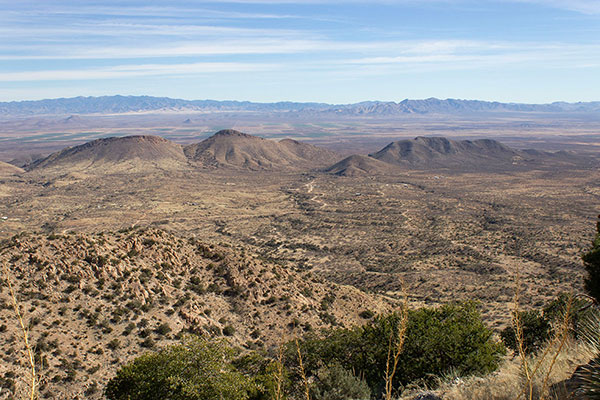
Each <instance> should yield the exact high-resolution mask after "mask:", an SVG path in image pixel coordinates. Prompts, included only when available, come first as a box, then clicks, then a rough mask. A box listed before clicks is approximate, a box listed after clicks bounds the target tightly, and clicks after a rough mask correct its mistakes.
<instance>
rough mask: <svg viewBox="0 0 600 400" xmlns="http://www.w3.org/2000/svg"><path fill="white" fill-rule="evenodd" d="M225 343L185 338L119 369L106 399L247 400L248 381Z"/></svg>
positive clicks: (249, 384) (107, 388)
mask: <svg viewBox="0 0 600 400" xmlns="http://www.w3.org/2000/svg"><path fill="white" fill-rule="evenodd" d="M232 358H233V350H232V349H231V348H230V347H229V346H228V345H227V342H225V341H224V340H217V341H209V340H206V339H202V338H198V337H195V336H188V337H185V338H184V340H183V343H182V344H178V345H173V346H169V347H165V348H163V349H161V350H159V351H157V352H152V353H147V354H144V355H143V356H141V357H138V358H136V359H135V360H133V361H132V362H131V363H129V364H127V365H125V366H124V367H122V368H121V369H120V370H119V371H118V372H117V375H116V376H115V377H114V378H113V379H111V380H110V381H109V382H108V384H107V386H106V389H105V394H106V397H107V398H108V399H109V400H162V399H171V400H246V399H248V392H249V391H250V390H251V382H250V380H249V379H248V378H246V377H245V376H244V375H242V374H241V373H240V372H239V371H237V370H236V369H235V367H234V366H233V365H232V363H231V361H232Z"/></svg>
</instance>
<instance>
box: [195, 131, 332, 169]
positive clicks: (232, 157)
mask: <svg viewBox="0 0 600 400" xmlns="http://www.w3.org/2000/svg"><path fill="white" fill-rule="evenodd" d="M184 151H185V154H186V155H187V156H188V157H189V158H190V159H191V160H193V161H195V162H198V163H200V164H202V165H204V166H208V167H234V168H242V169H248V170H290V169H291V170H296V169H302V168H315V167H319V166H324V165H327V163H329V162H331V160H332V159H338V158H339V156H338V155H337V154H336V153H334V152H332V151H330V150H327V149H323V148H320V147H317V146H312V145H309V144H305V143H301V142H297V141H295V140H290V139H285V140H281V141H279V142H277V141H274V140H269V139H264V138H261V137H258V136H252V135H248V134H245V133H242V132H239V131H236V130H232V129H227V130H222V131H219V132H217V133H215V134H214V135H213V136H211V137H209V138H208V139H206V140H204V141H202V142H200V143H196V144H192V145H189V146H187V147H185V148H184Z"/></svg>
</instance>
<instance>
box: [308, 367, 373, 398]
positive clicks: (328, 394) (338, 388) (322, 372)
mask: <svg viewBox="0 0 600 400" xmlns="http://www.w3.org/2000/svg"><path fill="white" fill-rule="evenodd" d="M316 378H317V379H316V382H315V383H314V384H313V385H312V387H311V399H313V400H357V399H369V398H370V397H371V390H370V389H369V385H367V383H366V382H365V381H364V380H361V379H359V378H358V377H356V376H354V375H353V374H352V372H350V371H347V370H345V369H344V368H343V367H341V366H340V365H337V364H334V365H332V366H330V367H323V368H321V369H319V370H318V371H317V374H316Z"/></svg>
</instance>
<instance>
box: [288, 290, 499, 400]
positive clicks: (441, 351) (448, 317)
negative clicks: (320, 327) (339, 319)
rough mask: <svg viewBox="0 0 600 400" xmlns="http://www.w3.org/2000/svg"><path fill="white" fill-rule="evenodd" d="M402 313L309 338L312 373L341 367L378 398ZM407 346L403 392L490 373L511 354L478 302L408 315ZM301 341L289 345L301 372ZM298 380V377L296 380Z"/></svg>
mask: <svg viewBox="0 0 600 400" xmlns="http://www.w3.org/2000/svg"><path fill="white" fill-rule="evenodd" d="M399 323H400V315H399V314H397V313H393V314H389V315H380V316H377V317H375V318H374V319H373V320H372V321H370V322H369V323H367V324H366V325H364V326H362V327H354V328H351V329H332V330H328V331H325V332H324V333H323V334H322V335H320V336H317V335H316V334H308V335H307V336H305V338H304V339H303V340H302V341H300V343H299V344H300V349H301V352H302V354H303V357H304V360H303V361H304V368H305V370H306V371H307V375H309V376H316V374H317V371H319V369H320V368H322V367H323V366H326V365H330V364H339V365H340V366H341V367H343V368H344V369H346V370H348V371H354V372H355V373H356V374H359V375H360V376H363V377H364V379H365V381H366V383H367V384H368V386H369V387H370V389H371V391H372V392H373V393H374V394H375V395H379V394H381V392H382V390H383V387H384V380H385V368H386V361H387V357H388V346H389V338H390V337H394V340H396V339H395V337H396V336H397V335H396V334H395V332H398V329H399ZM404 339H405V341H404V348H403V351H402V353H401V356H400V361H399V364H398V370H397V373H396V376H395V378H394V388H395V389H396V390H397V389H398V388H400V387H401V386H402V385H406V384H408V383H415V382H419V383H424V384H432V383H434V382H435V377H436V376H441V375H443V374H445V373H447V372H448V371H454V372H455V373H458V374H460V375H463V376H464V375H473V374H485V373H488V372H491V371H493V370H495V369H496V368H497V367H498V364H499V362H500V359H501V357H502V355H503V354H504V353H505V349H504V346H503V345H502V343H498V342H496V341H495V340H494V339H493V338H492V331H491V330H490V329H488V328H487V327H486V326H485V325H484V324H483V321H482V319H481V315H480V313H479V311H478V309H477V304H476V303H474V302H464V303H452V304H446V305H443V306H441V307H439V308H420V309H417V310H409V311H408V323H407V330H406V334H405V338H404ZM393 344H394V343H393ZM296 360H297V352H296V348H295V343H293V342H292V343H289V344H288V345H287V350H286V363H287V365H288V366H289V368H290V370H292V371H293V370H295V369H296V367H297V366H296V365H295V364H296V363H297V361H296ZM293 378H294V379H298V377H297V376H296V377H293Z"/></svg>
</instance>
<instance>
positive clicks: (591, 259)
mask: <svg viewBox="0 0 600 400" xmlns="http://www.w3.org/2000/svg"><path fill="white" fill-rule="evenodd" d="M596 231H597V232H596V237H595V238H594V241H593V242H592V248H591V249H590V250H589V251H588V252H587V253H585V254H584V255H583V256H582V259H583V264H584V266H585V270H586V272H587V277H586V278H585V282H584V283H585V290H586V291H587V292H588V294H589V295H590V296H592V297H593V298H594V299H596V302H600V215H599V216H598V222H597V223H596Z"/></svg>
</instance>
